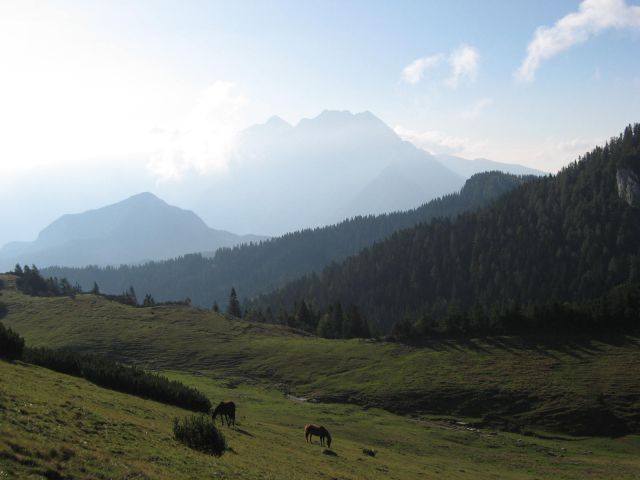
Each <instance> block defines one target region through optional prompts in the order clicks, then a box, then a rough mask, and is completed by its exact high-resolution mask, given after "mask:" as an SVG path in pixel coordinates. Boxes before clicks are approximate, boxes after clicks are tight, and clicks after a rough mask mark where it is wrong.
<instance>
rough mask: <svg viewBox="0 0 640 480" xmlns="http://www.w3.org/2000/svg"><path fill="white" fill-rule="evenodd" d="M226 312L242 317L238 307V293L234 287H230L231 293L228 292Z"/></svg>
mask: <svg viewBox="0 0 640 480" xmlns="http://www.w3.org/2000/svg"><path fill="white" fill-rule="evenodd" d="M227 314H229V315H231V316H233V317H238V318H242V310H241V308H240V302H239V301H238V295H237V294H236V289H235V288H233V287H231V293H230V294H229V305H227Z"/></svg>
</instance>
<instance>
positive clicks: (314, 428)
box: [304, 423, 331, 448]
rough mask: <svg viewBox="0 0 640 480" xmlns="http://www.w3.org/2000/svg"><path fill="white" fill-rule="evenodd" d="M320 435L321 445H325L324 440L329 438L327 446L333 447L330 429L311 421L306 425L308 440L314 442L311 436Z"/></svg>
mask: <svg viewBox="0 0 640 480" xmlns="http://www.w3.org/2000/svg"><path fill="white" fill-rule="evenodd" d="M314 435H315V436H316V437H320V445H322V446H324V440H325V438H326V439H327V447H329V448H331V434H330V433H329V430H327V429H326V428H324V427H323V426H322V425H314V424H312V423H309V424H307V425H305V426H304V438H305V440H306V441H307V442H313V439H312V438H311V437H313V436H314Z"/></svg>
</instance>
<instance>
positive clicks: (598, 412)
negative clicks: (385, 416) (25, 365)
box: [2, 290, 640, 435]
mask: <svg viewBox="0 0 640 480" xmlns="http://www.w3.org/2000/svg"><path fill="white" fill-rule="evenodd" d="M2 293H3V294H2V301H3V302H5V303H7V304H8V307H9V314H8V316H7V317H5V318H4V319H3V323H5V324H6V325H7V326H9V327H11V328H12V329H14V330H16V331H17V332H19V333H20V334H22V335H23V336H24V337H25V339H26V340H27V344H28V345H32V346H50V347H63V346H66V347H72V348H74V349H77V350H81V351H89V352H93V353H101V354H106V355H109V356H111V357H115V358H116V359H118V360H122V361H125V362H127V363H137V364H141V365H143V366H147V367H151V368H153V369H157V370H182V371H191V372H193V371H198V372H205V373H207V375H212V376H214V377H216V378H224V379H226V380H228V381H230V382H232V383H237V382H246V381H249V382H253V383H255V382H256V381H260V382H268V383H269V384H273V383H277V384H280V385H281V387H283V386H286V389H287V390H288V391H289V392H291V393H293V394H295V395H296V396H304V397H313V398H316V399H320V400H326V401H340V402H352V403H358V404H361V405H368V406H377V407H383V408H385V409H388V410H391V411H394V412H398V413H410V414H420V413H421V414H446V415H463V416H470V417H475V418H476V419H477V421H478V422H480V423H482V424H489V425H495V426H500V427H501V428H514V426H515V425H518V426H520V428H524V429H526V428H531V427H532V426H534V427H538V428H545V429H549V430H560V431H564V432H570V433H574V434H607V435H619V434H624V433H627V432H640V415H639V414H638V412H640V380H638V377H637V374H636V371H637V368H636V366H637V364H638V362H640V340H639V339H638V338H636V337H624V336H610V337H603V338H600V339H593V338H589V337H581V336H577V335H574V336H572V337H562V336H559V335H552V336H550V337H534V338H528V339H526V338H525V339H518V338H510V337H499V338H487V339H484V340H467V341H433V342H429V343H427V344H426V345H425V346H423V347H419V348H418V347H408V346H405V345H400V344H393V343H385V342H374V341H362V340H326V339H319V338H315V337H309V336H302V335H299V334H297V333H296V332H295V331H292V330H289V329H286V328H284V327H280V326H277V325H269V324H259V323H250V322H245V321H241V320H230V319H226V318H225V317H223V316H221V315H217V314H215V313H213V312H208V311H202V310H196V309H190V308H187V307H183V306H162V307H153V308H134V307H129V306H126V305H122V304H119V303H115V302H111V301H107V300H105V299H104V298H102V297H96V296H93V295H79V296H77V297H76V298H75V299H71V298H66V297H50V298H43V297H28V296H25V295H23V294H19V293H16V292H14V291H11V290H4V291H3V292H2ZM483 417H484V420H482V418H483Z"/></svg>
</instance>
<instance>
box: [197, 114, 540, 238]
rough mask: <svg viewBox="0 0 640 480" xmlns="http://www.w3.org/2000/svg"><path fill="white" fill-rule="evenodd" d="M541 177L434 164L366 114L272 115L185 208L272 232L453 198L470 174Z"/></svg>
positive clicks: (234, 226)
mask: <svg viewBox="0 0 640 480" xmlns="http://www.w3.org/2000/svg"><path fill="white" fill-rule="evenodd" d="M488 170H500V171H503V172H507V173H515V174H541V173H542V172H539V171H536V170H533V169H527V168H526V167H521V166H519V165H507V164H500V163H498V162H491V161H489V160H474V161H467V160H465V159H462V158H458V157H449V156H442V158H438V157H436V156H433V155H431V154H429V153H428V152H426V151H424V150H421V149H419V148H417V147H415V146H414V145H413V144H411V143H409V142H407V141H404V140H402V139H401V138H400V137H399V136H398V135H397V134H396V133H395V132H394V131H393V129H391V128H390V127H389V126H388V125H386V124H385V123H384V122H383V121H382V120H380V119H379V118H378V117H376V116H375V115H373V114H372V113H370V112H362V113H357V114H353V113H350V112H348V111H329V110H326V111H324V112H322V113H321V114H320V115H318V116H317V117H315V118H310V119H303V120H301V121H300V122H299V123H298V124H297V125H295V126H293V125H290V124H288V123H287V122H285V121H284V120H282V119H281V118H279V117H272V118H271V119H270V120H269V121H267V122H266V123H264V124H260V125H254V126H252V127H250V128H248V129H246V130H245V131H244V132H242V134H241V135H240V137H239V140H238V142H237V147H236V149H235V151H234V153H233V156H232V159H231V161H230V164H229V173H228V175H226V176H224V177H219V178H216V179H212V181H213V182H212V185H211V187H210V188H209V190H208V191H207V192H206V193H205V194H204V195H203V196H202V198H201V199H200V200H199V201H198V202H196V203H195V204H194V206H193V208H194V210H195V211H197V212H199V213H200V215H202V217H203V218H204V219H205V221H206V222H207V223H208V224H210V225H216V226H217V227H219V228H225V229H227V230H231V231H235V232H261V233H266V234H270V235H280V234H283V233H285V232H290V231H295V230H299V229H302V228H310V227H316V226H322V225H329V224H332V223H336V222H339V221H341V220H343V219H345V218H349V217H353V216H356V215H363V214H380V213H387V212H392V211H402V210H408V209H411V208H416V207H417V206H419V205H421V204H423V203H425V202H428V201H429V200H432V199H434V198H436V197H439V196H442V195H444V194H448V193H453V192H456V191H459V190H460V188H462V186H463V184H464V181H465V180H466V179H467V178H469V177H470V176H471V175H473V174H474V173H479V172H482V171H488Z"/></svg>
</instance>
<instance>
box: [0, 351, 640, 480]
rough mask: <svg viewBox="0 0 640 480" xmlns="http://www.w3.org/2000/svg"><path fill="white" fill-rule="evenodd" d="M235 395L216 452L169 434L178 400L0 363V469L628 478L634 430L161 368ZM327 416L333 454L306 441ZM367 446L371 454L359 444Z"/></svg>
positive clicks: (66, 474) (107, 475)
mask: <svg viewBox="0 0 640 480" xmlns="http://www.w3.org/2000/svg"><path fill="white" fill-rule="evenodd" d="M169 375H170V376H171V377H172V378H178V379H180V380H182V381H184V382H186V383H189V384H191V385H196V386H198V388H200V389H202V390H203V391H204V392H205V393H206V394H207V395H209V396H210V397H211V398H212V399H222V398H232V399H234V401H236V403H237V404H238V425H237V428H236V429H231V428H228V427H223V432H224V434H225V436H226V438H227V441H228V444H229V447H230V450H229V451H227V452H226V453H225V454H224V455H223V456H222V457H220V458H216V457H213V456H210V455H206V454H203V453H199V452H196V451H193V450H190V449H188V448H187V447H185V446H183V445H182V444H180V443H178V442H177V441H176V440H174V439H173V435H172V430H171V429H172V419H173V418H174V417H177V416H178V417H179V416H182V415H187V414H190V412H186V411H184V410H181V409H178V408H175V407H171V406H167V405H163V404H159V403H156V402H153V401H149V400H143V399H140V398H137V397H133V396H130V395H126V394H122V393H117V392H113V391H110V390H106V389H103V388H100V387H97V386H95V385H93V384H91V383H89V382H87V381H85V380H83V379H78V378H74V377H69V376H66V375H62V374H59V373H56V372H52V371H50V370H46V369H43V368H40V367H35V366H31V365H25V364H21V363H19V362H17V363H15V364H10V363H7V362H0V378H2V388H1V389H0V478H20V479H42V478H47V479H52V478H54V479H61V478H96V479H111V478H127V479H191V478H243V479H303V478H328V479H329V478H340V479H358V478H363V479H365V478H366V479H376V478H380V479H404V478H425V479H429V478H451V479H463V478H469V479H471V478H473V479H483V478H487V479H489V478H509V479H534V478H539V479H543V478H544V479H547V478H565V479H569V478H575V479H585V478H605V477H609V478H611V477H616V478H637V472H638V471H640V459H639V458H640V457H639V456H638V455H637V453H638V451H640V437H639V436H627V437H623V438H619V439H615V440H605V439H598V438H588V439H578V438H572V437H567V436H554V437H553V438H547V439H542V438H538V437H530V436H522V435H517V434H511V433H504V432H495V431H492V430H477V429H471V428H470V427H468V426H465V425H458V424H451V423H450V422H448V421H445V420H443V419H430V420H429V419H412V418H407V417H401V416H397V415H393V414H391V413H388V412H385V411H383V410H379V409H363V408H361V407H358V406H354V405H344V404H323V403H310V402H302V401H299V400H296V399H292V398H290V397H287V396H285V395H283V394H282V392H279V391H276V390H273V389H265V388H264V387H262V386H257V385H239V386H234V387H230V386H229V385H227V384H226V382H225V381H224V380H220V379H215V378H211V377H208V376H206V375H190V374H184V373H169ZM309 421H316V422H320V423H323V424H324V425H325V426H327V427H328V428H329V429H330V431H331V432H332V435H333V437H334V441H333V445H332V449H331V452H332V453H333V455H328V454H326V453H324V449H323V448H322V447H321V446H320V445H319V444H318V443H317V439H316V440H315V442H316V443H314V444H312V445H310V444H307V443H305V440H304V436H303V431H302V427H303V425H304V424H305V423H307V422H309ZM363 448H368V449H373V450H375V452H376V455H375V456H374V457H371V456H369V455H366V454H364V453H363V451H362V450H363Z"/></svg>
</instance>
